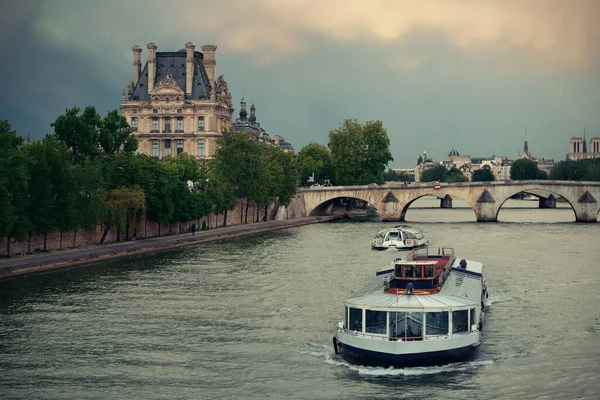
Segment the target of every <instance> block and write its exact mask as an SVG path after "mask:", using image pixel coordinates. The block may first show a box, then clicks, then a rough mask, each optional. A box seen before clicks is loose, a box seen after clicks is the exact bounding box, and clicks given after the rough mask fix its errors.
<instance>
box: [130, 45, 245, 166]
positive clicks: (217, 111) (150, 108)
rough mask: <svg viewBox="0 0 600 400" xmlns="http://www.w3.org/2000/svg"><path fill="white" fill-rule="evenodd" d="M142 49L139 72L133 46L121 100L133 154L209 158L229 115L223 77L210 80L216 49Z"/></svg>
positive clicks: (138, 53) (230, 109)
mask: <svg viewBox="0 0 600 400" xmlns="http://www.w3.org/2000/svg"><path fill="white" fill-rule="evenodd" d="M147 48H148V61H147V63H146V65H145V66H144V68H143V69H142V63H141V55H142V48H141V47H139V46H133V48H132V50H133V80H132V81H131V82H130V83H129V86H128V87H127V89H126V90H124V91H123V95H122V97H121V113H122V115H123V116H125V117H126V118H127V121H128V122H129V124H130V125H131V128H132V130H133V133H134V135H135V136H136V138H137V140H138V142H139V145H138V152H140V153H142V154H147V155H149V156H152V157H154V158H156V159H159V160H162V159H163V158H164V157H166V156H169V155H178V154H180V153H182V152H185V153H188V154H191V155H194V156H196V157H198V158H199V159H206V158H211V157H212V156H213V155H214V153H215V151H216V147H217V144H216V141H217V139H218V138H219V137H221V132H222V130H223V129H226V128H231V120H232V116H233V104H232V102H231V94H230V93H229V90H228V88H227V83H226V82H225V79H224V78H223V75H221V76H219V77H218V78H216V65H217V62H216V60H215V51H216V50H217V46H214V45H206V46H202V52H198V51H195V46H194V45H193V44H192V43H189V42H188V43H186V44H185V49H182V50H179V51H175V52H157V51H156V49H157V46H156V45H155V44H154V43H148V45H147Z"/></svg>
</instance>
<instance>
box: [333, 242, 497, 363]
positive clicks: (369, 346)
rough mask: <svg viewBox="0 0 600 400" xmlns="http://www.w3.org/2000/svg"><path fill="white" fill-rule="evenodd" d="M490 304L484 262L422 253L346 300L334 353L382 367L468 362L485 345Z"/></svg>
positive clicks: (448, 251)
mask: <svg viewBox="0 0 600 400" xmlns="http://www.w3.org/2000/svg"><path fill="white" fill-rule="evenodd" d="M486 297H487V292H486V286H485V279H484V277H483V264H482V263H481V262H477V261H470V260H465V259H457V258H455V257H454V250H453V249H450V248H443V249H440V252H439V254H437V255H430V254H429V253H428V249H426V248H425V249H421V250H419V251H417V250H414V251H413V252H412V254H411V255H410V256H409V258H408V259H406V260H403V259H400V258H398V259H396V260H395V261H394V262H392V263H390V264H389V265H387V266H386V267H384V268H382V269H380V270H379V271H377V273H376V276H375V278H373V279H372V280H370V281H369V282H368V283H367V284H366V285H365V286H363V287H362V288H361V289H360V290H358V291H357V292H356V293H355V294H354V295H353V296H352V297H351V298H349V299H347V300H346V302H345V307H344V309H345V317H344V321H342V322H339V323H338V329H337V332H336V334H335V336H334V337H333V347H334V351H335V353H336V354H340V355H341V356H342V357H343V358H344V359H345V360H347V361H348V362H351V363H354V364H360V365H370V366H382V367H389V366H393V367H405V366H417V365H440V364H445V363H448V362H453V361H460V360H465V359H468V358H469V357H470V356H472V355H473V354H474V350H475V349H476V348H477V347H478V346H479V344H480V341H481V331H482V329H483V322H484V317H485V299H486Z"/></svg>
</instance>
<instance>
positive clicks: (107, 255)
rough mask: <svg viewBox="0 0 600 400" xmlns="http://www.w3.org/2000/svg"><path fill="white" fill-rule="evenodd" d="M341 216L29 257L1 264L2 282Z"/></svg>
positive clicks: (113, 244) (324, 220)
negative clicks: (44, 272)
mask: <svg viewBox="0 0 600 400" xmlns="http://www.w3.org/2000/svg"><path fill="white" fill-rule="evenodd" d="M338 218H340V216H321V217H304V218H297V219H290V220H281V221H265V222H254V223H250V224H246V225H234V226H227V227H221V228H216V229H210V230H207V231H197V232H196V234H195V235H192V234H191V233H183V234H180V235H170V236H160V237H153V238H148V239H141V240H132V241H127V242H120V243H109V244H106V245H100V246H94V247H88V248H81V249H72V250H61V251H54V252H49V253H41V254H40V253H38V254H27V255H24V256H20V257H19V256H17V257H14V258H7V259H3V260H1V261H0V280H2V279H10V278H12V277H23V276H26V275H28V274H32V273H35V272H40V271H47V270H53V269H58V268H65V267H72V266H75V265H85V264H92V263H97V262H98V261H102V260H109V259H114V258H118V257H124V256H128V255H134V254H141V253H148V252H152V251H157V250H166V249H171V248H175V247H182V246H189V245H193V244H197V243H202V242H208V241H212V240H218V239H226V238H231V237H236V236H243V235H249V234H253V233H259V232H266V231H272V230H277V229H285V228H293V227H296V226H303V225H309V224H314V223H318V222H327V221H331V220H334V219H338Z"/></svg>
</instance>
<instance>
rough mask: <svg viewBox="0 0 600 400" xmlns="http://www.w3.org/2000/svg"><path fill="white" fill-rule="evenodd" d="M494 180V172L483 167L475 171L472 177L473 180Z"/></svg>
mask: <svg viewBox="0 0 600 400" xmlns="http://www.w3.org/2000/svg"><path fill="white" fill-rule="evenodd" d="M493 180H495V178H494V174H493V173H492V171H490V169H489V168H481V169H478V170H477V171H475V172H473V178H472V179H471V181H473V182H490V181H493Z"/></svg>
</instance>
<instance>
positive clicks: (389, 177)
mask: <svg viewBox="0 0 600 400" xmlns="http://www.w3.org/2000/svg"><path fill="white" fill-rule="evenodd" d="M383 179H385V181H386V182H413V181H414V180H415V175H414V174H408V173H406V172H396V171H394V170H393V169H388V170H387V171H385V173H384V174H383Z"/></svg>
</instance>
